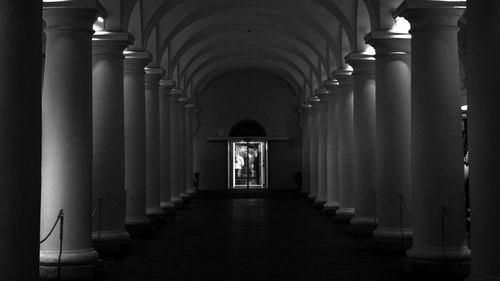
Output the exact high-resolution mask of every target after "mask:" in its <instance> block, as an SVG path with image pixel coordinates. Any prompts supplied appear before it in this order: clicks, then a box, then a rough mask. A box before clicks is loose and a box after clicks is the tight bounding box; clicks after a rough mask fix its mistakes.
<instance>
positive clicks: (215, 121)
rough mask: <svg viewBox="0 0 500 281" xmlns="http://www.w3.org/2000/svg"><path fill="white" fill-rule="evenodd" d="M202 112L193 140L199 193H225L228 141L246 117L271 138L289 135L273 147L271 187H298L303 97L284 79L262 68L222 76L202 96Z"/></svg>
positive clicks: (272, 145)
mask: <svg viewBox="0 0 500 281" xmlns="http://www.w3.org/2000/svg"><path fill="white" fill-rule="evenodd" d="M197 105H198V106H199V107H200V109H201V111H200V114H199V118H198V130H197V131H196V135H195V138H194V170H195V172H196V171H198V172H200V183H199V184H200V185H199V189H201V190H203V189H226V188H227V185H228V184H227V178H228V159H227V158H228V156H227V153H228V145H227V142H226V141H209V139H213V138H224V137H227V136H228V134H229V130H230V129H231V127H232V126H233V125H234V124H235V123H236V122H238V121H240V120H242V119H252V120H255V121H257V122H259V123H260V124H261V125H262V126H263V127H264V129H265V130H266V133H267V136H271V137H284V136H286V137H289V140H288V141H271V142H270V143H269V154H268V156H269V162H268V164H269V166H268V169H269V174H268V179H269V182H268V187H269V188H270V189H291V188H296V184H295V181H294V177H293V175H294V173H295V172H297V171H300V169H301V136H300V129H299V128H298V113H297V107H298V106H299V101H298V97H297V96H296V94H295V92H294V91H293V90H292V89H291V88H290V87H289V85H288V84H287V83H286V82H285V81H284V80H283V79H281V78H280V77H279V76H277V75H275V74H273V73H271V72H268V71H265V70H258V69H241V70H235V71H232V72H228V73H225V74H222V75H220V76H218V77H217V78H215V79H214V80H213V81H212V82H210V83H209V84H208V85H207V87H205V89H203V92H201V93H200V95H199V96H198V97H197Z"/></svg>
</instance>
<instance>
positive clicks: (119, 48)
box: [92, 31, 134, 59]
mask: <svg viewBox="0 0 500 281" xmlns="http://www.w3.org/2000/svg"><path fill="white" fill-rule="evenodd" d="M133 42H134V37H133V36H132V35H131V34H130V33H128V32H107V31H106V32H103V31H100V32H96V33H94V35H93V36H92V56H93V57H96V56H106V57H114V58H119V59H123V58H124V56H123V50H124V49H125V48H126V47H127V46H128V45H130V44H132V43H133Z"/></svg>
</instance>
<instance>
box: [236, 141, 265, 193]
mask: <svg viewBox="0 0 500 281" xmlns="http://www.w3.org/2000/svg"><path fill="white" fill-rule="evenodd" d="M229 147H230V156H229V159H230V160H231V161H230V163H231V165H230V175H231V176H230V177H231V178H230V185H229V186H230V188H232V189H250V188H254V189H262V188H265V187H266V183H265V180H266V165H265V163H266V151H267V143H265V142H262V141H233V142H230V145H229Z"/></svg>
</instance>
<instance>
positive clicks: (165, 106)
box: [159, 79, 175, 216]
mask: <svg viewBox="0 0 500 281" xmlns="http://www.w3.org/2000/svg"><path fill="white" fill-rule="evenodd" d="M174 87H175V81H174V80H171V79H162V80H160V93H159V104H160V155H161V159H160V184H161V190H160V195H161V203H160V206H161V208H162V209H163V211H164V212H165V214H166V215H170V216H172V215H174V214H175V206H174V203H172V201H171V198H170V197H171V192H170V189H171V178H172V176H171V173H170V169H171V167H170V162H171V151H170V91H171V90H172V89H173V88H174Z"/></svg>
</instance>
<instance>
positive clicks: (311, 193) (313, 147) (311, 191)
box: [307, 96, 319, 203]
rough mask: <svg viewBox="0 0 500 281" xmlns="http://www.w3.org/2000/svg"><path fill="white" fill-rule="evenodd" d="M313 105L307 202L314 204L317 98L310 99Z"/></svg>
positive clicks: (316, 160)
mask: <svg viewBox="0 0 500 281" xmlns="http://www.w3.org/2000/svg"><path fill="white" fill-rule="evenodd" d="M309 103H310V104H311V114H310V119H309V139H310V143H309V149H310V150H309V157H310V158H309V164H310V165H309V179H310V181H311V183H310V186H311V187H310V189H309V195H307V200H308V201H309V202H311V203H314V200H316V197H318V182H319V179H318V176H319V173H318V148H319V140H318V139H319V131H318V118H319V98H318V97H316V96H312V97H309Z"/></svg>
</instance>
